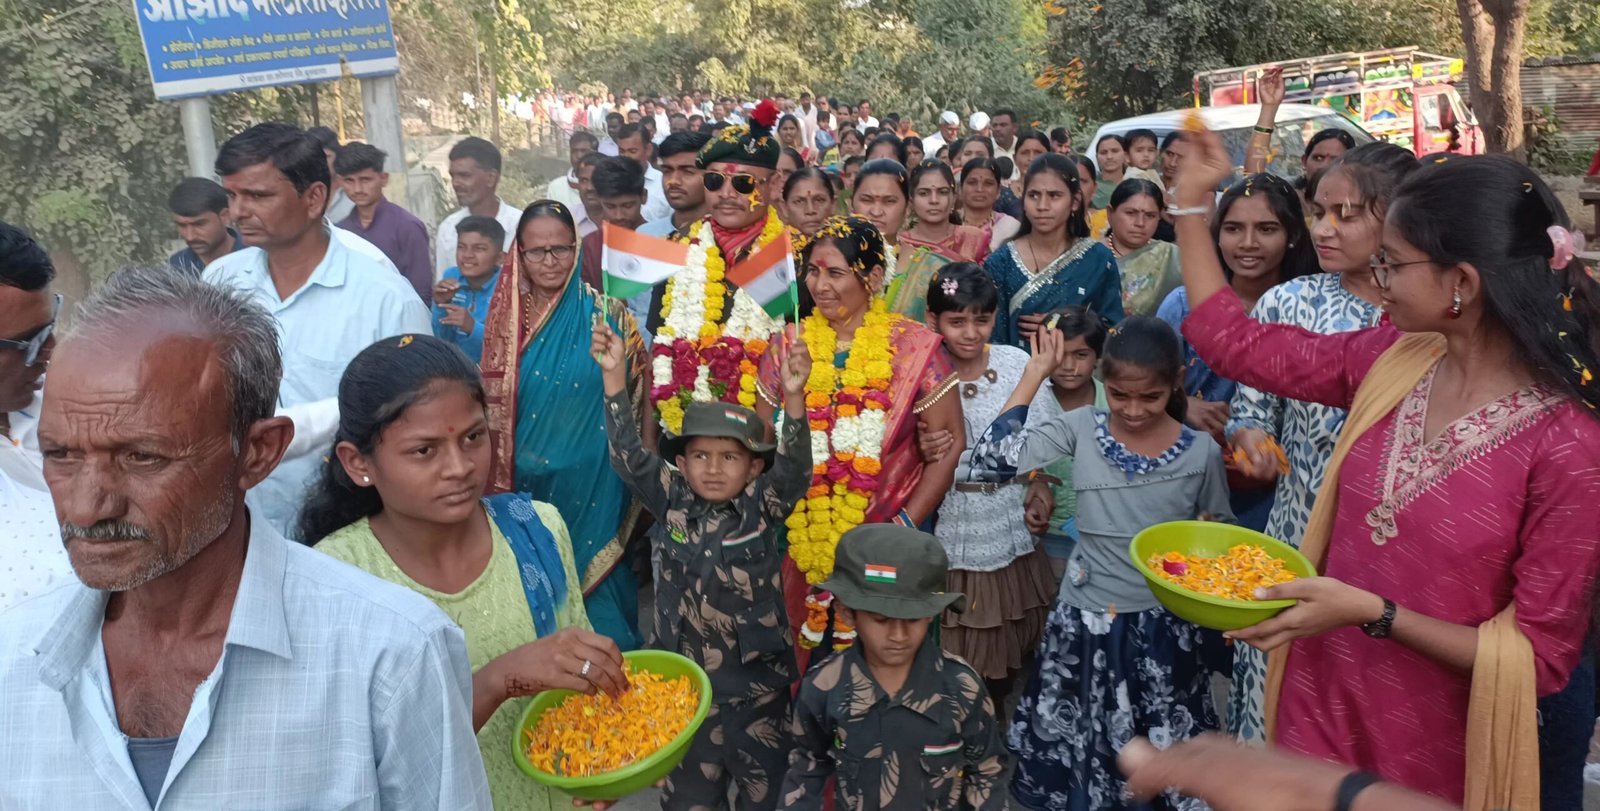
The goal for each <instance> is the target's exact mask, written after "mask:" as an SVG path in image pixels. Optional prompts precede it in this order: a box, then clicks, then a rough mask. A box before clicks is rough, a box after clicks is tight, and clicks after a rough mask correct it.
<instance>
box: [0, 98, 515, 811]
mask: <svg viewBox="0 0 1600 811" xmlns="http://www.w3.org/2000/svg"><path fill="white" fill-rule="evenodd" d="M266 126H276V127H283V128H285V129H291V130H292V129H293V128H289V127H287V125H282V124H278V125H266ZM295 131H296V132H298V130H295ZM247 132H248V131H247ZM302 137H304V138H305V140H306V141H310V140H311V138H310V136H302ZM230 143H232V142H230ZM223 151H224V154H226V153H227V151H228V146H227V145H224V147H223ZM237 152H238V150H235V154H237ZM306 154H309V155H317V152H316V151H315V149H314V148H311V149H308V150H307V151H306ZM297 157H298V156H297ZM318 157H319V160H318V161H317V162H318V163H321V161H320V156H318ZM225 160H226V159H225V158H219V161H225ZM286 165H287V166H292V167H294V169H291V172H292V173H293V174H295V176H297V177H300V176H301V175H300V174H299V172H298V171H296V170H297V169H298V168H299V162H298V161H294V162H292V163H286ZM267 166H268V167H269V168H270V167H272V164H270V163H269V164H267ZM273 171H276V169H275V168H274V169H273ZM280 176H281V175H280ZM256 180H259V178H256ZM223 182H224V184H225V185H227V188H228V189H229V193H230V196H234V195H236V194H240V193H241V191H242V189H241V186H240V184H239V183H237V182H235V183H233V184H231V185H229V177H227V176H225V177H224V180H223ZM284 182H285V184H286V185H288V186H289V187H290V188H292V184H291V182H290V181H288V180H287V178H285V181H284ZM248 188H249V189H250V191H249V192H248V194H249V196H251V197H252V198H255V197H256V194H257V193H259V192H266V198H271V197H276V196H280V195H279V194H278V193H275V192H272V191H270V190H269V189H268V188H267V187H266V186H264V185H259V184H257V183H256V182H255V181H252V182H251V183H250V184H248ZM281 191H282V190H281V189H280V190H279V192H281ZM307 191H309V192H310V193H309V195H307V197H308V198H309V199H305V198H300V202H302V203H304V204H305V205H306V206H308V207H310V208H312V209H313V210H314V214H315V215H316V216H315V217H308V216H304V215H302V216H301V217H300V220H301V221H302V222H303V223H309V224H310V225H311V226H312V227H313V228H314V227H317V226H318V225H319V224H320V220H321V214H322V209H323V207H324V205H325V203H326V193H327V187H326V186H325V185H324V184H323V183H322V182H321V181H320V180H314V181H312V182H311V183H310V185H309V186H308V187H307ZM240 196H243V195H242V194H241V195H240ZM283 197H284V198H285V199H295V198H296V195H293V194H287V195H283ZM266 198H260V199H257V200H256V203H257V205H254V206H251V207H250V208H251V210H252V211H254V212H256V213H255V214H254V215H247V216H246V217H244V218H241V220H242V222H245V223H249V222H252V219H253V218H254V217H265V216H266V210H267V209H268V208H270V207H271V206H270V205H269V204H268V203H267V202H266ZM282 213H286V212H282ZM263 227H264V226H263V224H262V221H261V220H256V227H255V232H256V233H257V235H261V234H264V233H269V232H267V231H263V230H262V228H263ZM272 227H274V228H275V227H276V225H274V226H272ZM247 239H248V238H247ZM274 259H275V261H274V265H275V267H276V266H277V265H278V264H279V262H278V261H276V260H283V264H289V263H290V257H285V256H277V257H274ZM397 278H398V277H397ZM414 297H415V296H414V294H413V298H414ZM352 312H353V311H352ZM277 331H278V325H277V324H275V323H274V321H273V319H272V317H271V316H269V315H268V314H267V313H266V312H264V311H263V309H262V308H261V307H260V306H258V305H256V304H254V303H252V302H251V300H250V297H248V296H245V295H241V294H239V293H236V292H234V291H230V290H226V289H221V288H218V287H216V286H213V285H209V284H205V283H203V282H201V281H199V280H197V279H194V278H193V277H190V276H187V275H183V274H175V273H172V272H171V271H169V270H165V269H159V268H134V269H131V270H126V271H123V272H121V273H118V274H116V275H115V276H112V277H111V278H110V279H108V280H107V281H105V282H103V283H102V284H101V286H100V287H98V288H97V289H96V290H95V292H94V293H93V294H91V295H90V297H89V299H88V300H87V301H86V302H85V303H84V304H83V306H82V308H81V309H80V310H79V311H78V314H77V318H76V324H75V327H74V333H73V335H72V336H71V337H69V338H67V339H66V340H64V341H63V342H62V344H61V347H60V350H59V351H57V352H56V357H55V366H56V368H55V369H54V371H53V374H52V375H51V388H50V394H49V396H48V397H47V398H46V404H45V411H44V414H43V415H42V417H41V421H40V426H39V433H40V442H41V443H42V444H43V446H44V448H45V449H46V461H45V478H46V479H47V481H48V482H49V485H50V492H51V496H52V501H53V503H54V507H55V512H56V513H57V514H58V515H59V516H60V528H61V536H62V538H63V540H64V541H65V545H66V551H67V554H68V556H69V557H70V558H71V562H72V568H73V570H74V571H75V573H76V574H77V576H78V578H80V579H81V582H72V581H66V582H64V583H63V584H62V585H60V586H57V587H55V588H52V589H50V590H49V591H48V592H46V593H44V594H42V595H40V596H38V597H35V598H33V599H30V600H27V601H25V602H23V603H21V604H20V605H17V606H15V607H14V608H12V609H11V610H10V611H8V612H6V613H5V614H4V617H3V619H0V695H4V696H5V700H6V711H5V712H4V713H0V807H4V808H71V809H99V808H124V809H128V808H139V809H149V808H161V809H163V811H199V810H200V809H206V810H207V811H209V810H210V809H218V808H229V807H232V808H268V807H272V808H342V809H370V810H371V811H376V809H385V808H451V809H485V810H486V809H489V808H490V807H491V800H490V795H489V790H488V784H487V780H486V778H485V776H484V768H483V759H482V756H481V754H480V752H479V748H478V742H477V739H476V736H475V735H474V733H473V726H472V719H473V712H472V710H473V695H472V673H471V669H470V665H469V660H468V658H467V650H466V644H465V639H464V638H463V636H462V633H461V630H460V629H459V628H458V627H457V626H456V624H455V623H454V622H452V621H451V620H450V618H449V617H447V616H446V615H445V614H444V612H442V611H440V610H439V609H438V608H437V607H436V606H434V605H433V604H432V603H431V602H430V601H429V600H428V599H427V598H425V597H423V596H422V595H419V594H416V593H415V592H412V591H411V590H409V589H406V588H403V587H400V586H396V585H394V584H391V583H387V582H385V581H382V580H379V579H378V578H376V577H372V576H370V575H368V574H366V573H364V572H361V571H359V570H357V569H355V568H353V567H350V566H346V565H343V564H340V563H337V562H335V561H333V560H332V559H331V558H328V557H327V556H325V555H322V554H320V553H318V552H316V551H314V550H311V549H306V548H304V547H301V546H298V545H295V544H291V543H290V542H289V541H287V540H285V539H284V538H283V537H282V536H281V535H278V534H277V533H276V532H275V531H274V529H273V527H272V525H271V524H270V523H269V522H267V521H263V520H260V514H259V513H258V512H257V511H255V510H254V509H253V508H249V507H247V503H248V502H249V500H248V499H247V498H246V497H245V495H246V491H247V490H249V489H250V488H251V487H252V486H253V485H256V484H257V483H259V482H261V481H262V479H263V478H264V477H266V476H267V474H268V473H269V471H271V470H272V469H273V465H274V464H276V463H277V460H278V458H279V457H280V456H282V455H283V453H284V448H285V446H286V445H287V444H288V443H289V437H290V434H292V433H293V428H292V426H291V425H290V424H289V422H288V421H287V420H285V419H283V418H279V417H274V416H273V407H274V406H273V401H274V400H275V399H276V392H277V390H278V380H279V375H280V373H281V371H282V365H281V358H280V355H279V352H278V345H277V342H276V340H275V338H276V337H277V335H276V333H277Z"/></svg>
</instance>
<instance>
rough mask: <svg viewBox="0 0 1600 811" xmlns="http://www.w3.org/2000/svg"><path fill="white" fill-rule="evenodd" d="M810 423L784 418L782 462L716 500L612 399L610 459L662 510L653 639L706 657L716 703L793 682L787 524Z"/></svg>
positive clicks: (807, 456) (801, 488) (806, 461)
mask: <svg viewBox="0 0 1600 811" xmlns="http://www.w3.org/2000/svg"><path fill="white" fill-rule="evenodd" d="M805 427H806V423H805V421H804V420H785V421H784V427H783V431H782V439H781V441H780V442H779V443H778V452H777V455H776V459H775V461H774V463H773V465H772V467H771V469H769V470H765V471H763V472H762V474H761V475H760V476H759V477H757V478H756V480H755V481H754V482H752V483H751V484H750V486H749V487H746V488H745V489H744V491H743V492H742V493H740V494H739V496H738V497H736V498H734V499H733V500H732V501H729V502H727V503H723V504H713V503H711V502H708V501H706V500H705V499H702V498H700V497H699V496H696V495H695V494H694V491H692V490H690V489H689V482H688V481H687V480H686V479H684V477H683V475H682V474H681V473H679V472H678V471H676V470H674V469H673V468H672V467H670V466H668V465H667V463H666V462H665V461H664V460H663V459H662V458H661V457H660V456H659V455H657V454H655V453H652V452H651V451H648V450H646V449H645V448H644V446H643V445H642V444H641V442H640V440H639V431H638V428H637V427H636V425H635V424H634V421H633V416H632V414H631V412H630V411H629V406H628V401H627V399H626V397H624V396H622V395H619V396H617V397H612V398H608V399H607V401H606V433H607V436H608V438H609V440H610V443H611V466H612V467H613V468H615V469H616V471H617V473H618V475H620V476H621V477H622V480H623V482H624V483H626V484H627V485H628V488H629V489H630V490H632V491H633V493H634V495H635V496H637V497H638V498H639V500H640V501H641V502H643V504H644V508H645V509H646V510H649V512H650V514H651V515H653V516H655V519H656V523H655V526H654V527H652V528H651V529H650V543H651V546H652V547H653V549H654V551H655V553H656V554H657V556H658V557H659V559H660V564H661V575H660V577H659V578H658V579H657V581H656V584H655V637H656V638H655V640H653V643H652V644H653V646H654V647H657V648H661V649H665V650H670V651H675V652H677V653H681V654H683V655H684V656H687V657H689V658H690V659H693V660H695V661H696V662H698V663H700V666H701V667H704V668H705V670H706V673H707V675H709V676H710V677H711V693H712V696H713V697H714V698H715V700H716V701H719V702H721V701H727V700H730V699H738V698H749V697H752V696H757V695H761V694H764V693H767V692H770V691H772V690H776V689H788V687H789V685H790V684H792V683H793V682H794V680H795V678H796V673H795V661H794V634H793V632H791V631H790V630H789V621H788V618H787V616H786V614H785V613H784V609H783V587H782V585H781V584H780V582H779V579H778V574H779V571H780V569H781V564H782V563H783V556H784V550H783V548H782V546H781V545H780V543H779V540H778V539H779V534H780V530H781V528H782V526H783V522H784V520H785V519H786V518H788V517H789V513H790V512H792V511H793V510H794V505H795V503H796V502H797V501H799V500H800V498H801V497H803V496H804V495H805V492H806V488H807V487H809V486H810V485H811V442H810V437H809V436H808V435H807V434H806V433H805V431H804V428H805Z"/></svg>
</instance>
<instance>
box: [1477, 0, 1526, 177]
mask: <svg viewBox="0 0 1600 811" xmlns="http://www.w3.org/2000/svg"><path fill="white" fill-rule="evenodd" d="M1484 10H1486V11H1488V12H1489V17H1490V18H1491V19H1492V20H1493V21H1494V57H1493V59H1492V60H1491V62H1490V66H1489V74H1490V80H1491V81H1492V82H1493V83H1494V105H1495V107H1496V108H1497V112H1496V114H1495V131H1494V132H1492V133H1491V134H1490V135H1489V137H1488V138H1487V140H1488V142H1489V144H1490V147H1489V148H1490V151H1492V152H1506V153H1510V154H1511V155H1512V156H1514V157H1515V158H1516V159H1517V160H1524V149H1523V143H1522V45H1523V40H1524V34H1525V33H1526V31H1527V22H1528V0H1485V2H1484Z"/></svg>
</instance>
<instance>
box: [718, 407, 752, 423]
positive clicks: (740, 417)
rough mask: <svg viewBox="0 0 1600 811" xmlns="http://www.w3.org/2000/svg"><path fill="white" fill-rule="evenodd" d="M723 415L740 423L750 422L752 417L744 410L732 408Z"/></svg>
mask: <svg viewBox="0 0 1600 811" xmlns="http://www.w3.org/2000/svg"><path fill="white" fill-rule="evenodd" d="M722 416H724V417H727V418H728V419H729V420H731V421H733V422H736V423H739V424H740V425H749V424H750V418H749V417H746V416H745V415H744V412H742V411H734V410H733V409H731V408H730V409H727V410H725V411H723V412H722Z"/></svg>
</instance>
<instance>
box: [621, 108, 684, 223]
mask: <svg viewBox="0 0 1600 811" xmlns="http://www.w3.org/2000/svg"><path fill="white" fill-rule="evenodd" d="M652 148H653V145H652V144H651V143H650V139H649V138H648V137H647V136H646V135H645V131H644V127H641V126H639V125H638V124H626V125H624V126H623V127H622V129H621V130H620V131H619V132H618V133H617V150H618V152H619V157H623V158H628V159H629V160H632V161H633V162H634V163H637V164H639V166H640V167H641V168H642V169H644V189H645V195H646V197H647V200H646V202H645V205H644V218H645V220H646V221H647V222H648V221H650V220H659V219H661V218H662V217H668V216H671V215H672V207H671V206H670V205H668V204H667V196H666V193H665V192H663V191H662V190H661V171H660V170H659V169H657V168H655V167H654V166H651V165H650V153H651V151H652Z"/></svg>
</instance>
